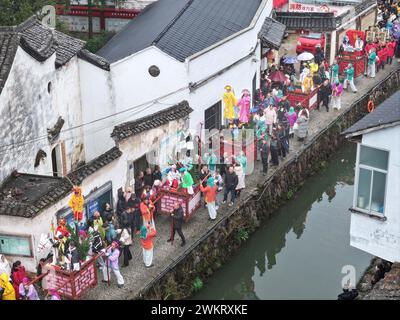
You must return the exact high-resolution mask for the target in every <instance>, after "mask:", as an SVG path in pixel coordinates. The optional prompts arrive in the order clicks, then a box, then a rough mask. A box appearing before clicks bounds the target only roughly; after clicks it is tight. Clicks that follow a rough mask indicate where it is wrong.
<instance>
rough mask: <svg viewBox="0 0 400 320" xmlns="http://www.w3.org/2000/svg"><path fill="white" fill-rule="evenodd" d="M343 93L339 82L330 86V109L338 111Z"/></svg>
mask: <svg viewBox="0 0 400 320" xmlns="http://www.w3.org/2000/svg"><path fill="white" fill-rule="evenodd" d="M342 93H343V86H342V85H341V83H340V82H339V81H337V82H335V83H334V84H333V85H332V108H333V109H335V110H340V108H341V107H342V106H341V96H342Z"/></svg>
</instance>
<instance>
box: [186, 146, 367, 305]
mask: <svg viewBox="0 0 400 320" xmlns="http://www.w3.org/2000/svg"><path fill="white" fill-rule="evenodd" d="M355 155H356V148H355V144H350V143H349V144H346V145H345V146H344V147H342V148H341V149H340V150H339V151H338V152H337V153H336V154H335V155H334V156H333V157H332V159H331V160H330V161H329V162H328V163H327V167H326V168H325V169H324V170H323V171H321V172H320V173H319V174H317V175H316V176H314V177H312V178H310V179H308V180H307V182H306V183H305V184H304V186H303V188H302V189H301V190H300V191H299V192H298V194H296V197H295V198H294V199H293V200H291V201H290V202H288V203H287V204H286V205H285V206H283V207H282V208H281V209H280V210H279V211H278V212H277V213H276V214H275V216H274V218H272V219H271V220H269V221H267V222H265V224H264V225H263V226H262V227H260V229H259V230H257V232H256V233H254V234H253V235H251V237H250V239H249V240H248V241H247V243H246V244H245V245H244V246H243V247H242V248H241V249H240V251H239V252H238V253H237V254H236V255H235V256H234V257H233V258H232V259H231V260H230V262H229V263H228V264H226V265H224V266H223V267H222V268H221V269H220V270H219V271H217V272H216V273H215V274H214V275H213V276H212V277H211V278H210V279H208V280H207V281H206V283H205V284H204V287H203V288H202V289H201V291H200V292H198V293H197V294H196V295H195V296H193V299H337V295H338V294H339V293H340V292H341V281H342V278H343V277H344V276H345V274H342V273H341V272H342V267H343V266H345V265H352V266H354V267H355V270H356V278H357V281H358V280H359V278H360V277H361V275H362V273H363V272H364V270H365V269H366V268H367V267H368V265H369V262H370V260H371V258H372V257H371V256H370V255H369V254H367V253H364V252H362V251H360V250H358V249H355V248H352V247H350V244H349V243H350V235H349V229H350V213H349V211H348V208H350V206H351V203H352V198H353V182H354V165H355Z"/></svg>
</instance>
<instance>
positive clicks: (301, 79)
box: [299, 63, 310, 83]
mask: <svg viewBox="0 0 400 320" xmlns="http://www.w3.org/2000/svg"><path fill="white" fill-rule="evenodd" d="M309 74H310V69H308V68H307V64H306V63H303V70H302V71H301V73H300V79H299V81H300V82H301V83H303V82H304V79H305V78H306V77H307V76H308V75H309Z"/></svg>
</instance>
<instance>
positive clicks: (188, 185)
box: [179, 168, 194, 194]
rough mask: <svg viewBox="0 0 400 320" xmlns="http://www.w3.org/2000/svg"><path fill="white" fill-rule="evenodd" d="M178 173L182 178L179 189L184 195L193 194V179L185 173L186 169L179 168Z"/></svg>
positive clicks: (187, 172)
mask: <svg viewBox="0 0 400 320" xmlns="http://www.w3.org/2000/svg"><path fill="white" fill-rule="evenodd" d="M179 172H180V173H181V177H182V184H181V187H182V189H183V190H184V192H185V193H187V194H193V193H194V191H193V184H194V182H193V178H192V175H191V174H190V173H189V171H187V169H186V168H180V169H179Z"/></svg>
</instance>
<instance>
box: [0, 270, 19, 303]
mask: <svg viewBox="0 0 400 320" xmlns="http://www.w3.org/2000/svg"><path fill="white" fill-rule="evenodd" d="M0 288H2V289H3V290H4V291H3V295H2V299H3V300H16V297H15V290H14V287H13V285H12V284H11V283H10V280H9V278H8V275H7V273H2V274H1V275H0Z"/></svg>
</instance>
